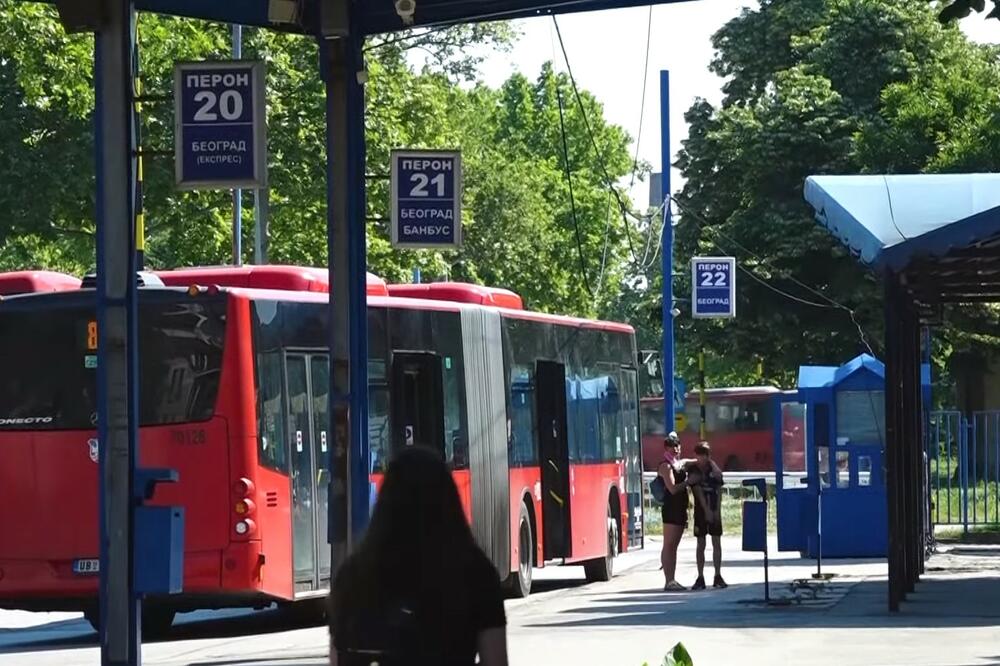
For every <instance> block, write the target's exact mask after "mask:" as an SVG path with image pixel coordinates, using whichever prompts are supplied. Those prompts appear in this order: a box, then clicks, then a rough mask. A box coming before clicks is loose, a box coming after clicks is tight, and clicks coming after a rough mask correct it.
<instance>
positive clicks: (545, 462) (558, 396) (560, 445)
mask: <svg viewBox="0 0 1000 666" xmlns="http://www.w3.org/2000/svg"><path fill="white" fill-rule="evenodd" d="M535 384H536V390H535V400H536V413H537V417H536V418H537V419H538V460H539V464H540V465H541V468H542V470H541V472H542V525H543V530H542V531H543V541H542V546H543V551H544V554H545V559H551V558H557V557H563V558H567V557H570V556H571V555H572V553H571V550H572V543H573V541H572V538H571V537H572V533H571V529H570V515H571V514H570V487H569V472H570V469H569V440H568V437H567V430H566V367H565V366H564V365H563V364H562V363H552V362H549V361H538V362H537V364H536V367H535Z"/></svg>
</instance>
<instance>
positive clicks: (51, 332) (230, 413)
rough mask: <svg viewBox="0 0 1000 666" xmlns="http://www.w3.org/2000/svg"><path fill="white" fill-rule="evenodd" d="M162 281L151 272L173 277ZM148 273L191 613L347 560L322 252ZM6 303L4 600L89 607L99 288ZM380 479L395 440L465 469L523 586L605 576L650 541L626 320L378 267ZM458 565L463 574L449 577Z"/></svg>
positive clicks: (372, 306) (0, 418) (161, 609)
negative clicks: (331, 523)
mask: <svg viewBox="0 0 1000 666" xmlns="http://www.w3.org/2000/svg"><path fill="white" fill-rule="evenodd" d="M157 278H158V279H157ZM140 282H141V283H142V284H143V285H144V286H142V287H141V288H140V290H139V292H140V296H139V311H140V317H139V340H140V342H139V354H140V396H141V397H140V419H141V428H140V449H139V459H140V464H141V465H143V466H149V467H166V468H173V469H176V470H178V472H179V477H180V478H179V481H178V483H176V484H170V485H165V486H161V487H158V488H157V490H156V494H155V496H154V501H153V503H154V504H161V505H179V506H183V507H184V509H185V516H186V521H185V535H184V539H185V554H184V590H183V593H182V594H181V595H177V596H171V597H167V598H159V599H152V600H147V607H146V610H145V612H144V624H146V626H147V630H148V631H152V630H155V629H152V628H151V627H159V628H160V629H161V630H162V629H165V628H166V627H168V626H169V624H170V622H172V620H173V616H174V614H175V613H176V612H182V611H186V610H193V609H196V608H222V607H239V606H244V607H264V606H267V605H270V604H271V603H272V602H278V603H284V602H292V601H296V600H301V599H307V598H311V597H317V596H321V595H322V594H324V593H325V591H326V590H327V589H328V587H329V583H330V577H331V566H330V549H329V547H328V545H327V539H326V532H327V515H328V510H329V507H328V506H327V502H328V499H327V492H326V487H327V482H328V480H329V463H328V450H329V446H330V444H331V438H330V437H329V433H328V430H327V429H328V427H329V426H328V413H327V396H328V390H329V381H328V380H329V362H328V353H327V344H328V339H329V336H328V325H329V324H328V320H327V310H328V308H327V307H326V304H327V299H328V298H329V295H328V291H329V290H328V285H327V273H326V271H325V270H319V269H307V268H295V267H282V266H257V267H242V268H200V269H183V270H176V271H167V272H162V273H158V274H156V276H155V277H154V278H149V279H147V280H146V281H145V282H143V281H140ZM87 287H88V283H87V282H86V281H84V284H83V288H77V289H69V290H65V291H62V292H60V293H46V294H40V293H34V294H23V295H20V296H11V297H4V298H3V299H2V300H0V359H2V364H3V368H4V373H3V376H2V378H0V451H2V452H3V465H2V466H0V529H2V530H3V533H4V534H5V535H8V536H13V535H16V536H15V537H14V538H4V539H3V540H0V608H19V609H28V610H75V611H82V612H84V614H85V615H86V617H87V618H88V619H90V620H91V622H92V623H94V624H96V623H97V622H98V621H99V618H97V615H96V599H97V576H96V575H95V574H96V572H97V570H98V569H99V563H98V561H97V557H98V520H97V517H98V513H97V511H98V492H97V489H98V477H97V473H98V464H97V462H98V460H99V455H100V449H99V446H98V443H97V440H96V437H97V435H96V429H95V426H94V424H95V422H96V412H95V409H96V406H95V367H96V356H95V354H96V351H95V346H96V345H95V343H96V339H95V335H94V334H95V328H94V324H93V322H94V311H93V307H94V292H93V290H92V289H89V288H87ZM368 330H369V341H368V348H369V358H368V373H369V392H368V401H369V423H368V430H369V436H370V446H371V472H372V474H371V479H370V481H371V482H372V483H374V484H376V485H377V484H378V482H379V480H380V477H381V473H382V471H383V470H384V465H385V463H386V460H387V459H388V458H389V457H390V456H391V455H392V453H393V451H395V450H397V449H399V448H400V447H405V446H410V445H415V446H429V447H432V448H434V449H436V450H438V451H439V452H440V453H441V455H442V456H443V457H444V458H445V459H446V460H447V462H448V464H449V465H450V466H451V468H452V469H453V470H454V478H455V481H456V484H457V486H458V488H459V491H460V494H461V497H462V501H463V504H464V508H465V511H466V514H467V516H468V517H469V519H470V521H471V524H472V527H473V532H474V534H475V536H476V539H477V541H478V543H479V544H480V545H481V547H482V548H483V550H484V551H485V552H486V553H487V555H488V556H489V557H490V558H491V560H492V561H493V563H494V565H495V566H496V568H497V570H498V571H499V572H500V573H501V577H502V578H503V579H505V580H506V582H507V585H508V587H509V589H510V591H511V593H512V594H515V595H527V594H528V593H529V592H530V590H531V582H532V568H533V567H535V566H537V567H541V566H544V565H545V564H550V563H566V564H582V565H583V566H584V568H585V573H586V576H587V578H588V579H590V580H606V579H608V578H609V577H610V576H611V574H612V569H613V565H614V558H615V556H616V555H617V554H618V553H619V552H620V551H622V550H625V549H627V548H629V547H633V546H637V545H640V544H641V542H642V502H641V497H642V486H641V484H642V478H641V472H642V463H641V447H640V440H639V422H638V418H639V401H638V389H637V383H636V349H635V340H634V333H633V331H632V329H631V328H630V327H628V326H626V325H623V324H616V323H608V322H598V321H588V320H582V319H574V318H569V317H562V316H553V315H546V314H539V313H534V312H529V311H526V310H524V309H523V308H522V305H521V299H520V298H519V297H518V296H517V295H515V294H513V293H512V292H509V291H505V290H500V289H491V288H486V287H480V286H473V285H465V284H456V283H437V284H427V285H386V284H385V282H383V281H382V280H380V279H379V278H377V277H374V276H369V280H368ZM445 584H446V583H445Z"/></svg>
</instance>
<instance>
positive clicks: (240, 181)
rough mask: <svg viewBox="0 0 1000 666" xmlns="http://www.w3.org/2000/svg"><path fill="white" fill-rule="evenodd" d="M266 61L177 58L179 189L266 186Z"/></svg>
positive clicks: (177, 159) (175, 115) (176, 138)
mask: <svg viewBox="0 0 1000 666" xmlns="http://www.w3.org/2000/svg"><path fill="white" fill-rule="evenodd" d="M264 108H265V107H264V64H263V63H260V62H253V61H249V60H230V61H216V62H181V63H177V64H176V65H175V67H174V132H175V133H174V137H175V138H174V143H175V147H174V158H175V165H174V169H175V172H176V177H177V186H178V187H179V188H181V189H187V190H193V189H235V188H240V187H248V188H254V187H264V186H265V185H266V184H267V133H266V127H267V125H266V122H265V118H264Z"/></svg>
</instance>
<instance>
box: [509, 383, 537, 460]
mask: <svg viewBox="0 0 1000 666" xmlns="http://www.w3.org/2000/svg"><path fill="white" fill-rule="evenodd" d="M534 374H535V373H534V368H527V367H524V366H519V367H515V368H514V369H513V370H512V371H511V375H512V377H511V381H510V412H511V424H510V428H511V433H510V434H511V440H512V442H511V454H510V457H511V461H510V464H511V466H512V467H521V466H530V465H535V464H537V462H536V461H537V457H538V456H537V454H538V447H537V446H536V445H535V384H534Z"/></svg>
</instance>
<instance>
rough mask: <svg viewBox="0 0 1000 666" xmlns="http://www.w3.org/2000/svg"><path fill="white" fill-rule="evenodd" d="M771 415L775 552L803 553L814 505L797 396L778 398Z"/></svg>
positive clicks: (802, 413)
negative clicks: (775, 527)
mask: <svg viewBox="0 0 1000 666" xmlns="http://www.w3.org/2000/svg"><path fill="white" fill-rule="evenodd" d="M774 414H775V416H774V471H775V499H776V501H777V505H778V506H777V512H778V550H790V551H799V552H802V553H804V552H805V551H806V546H807V540H808V537H809V536H810V535H811V534H812V532H813V531H814V528H815V502H816V495H815V492H811V491H810V489H809V485H810V484H809V477H808V476H807V471H808V470H807V468H806V464H807V455H806V450H807V446H806V424H807V418H806V417H807V414H806V406H805V403H802V402H799V401H798V397H797V394H790V395H779V396H777V398H776V399H775V412H774ZM810 518H812V520H811V523H812V526H813V528H812V529H810V526H809V525H810Z"/></svg>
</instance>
